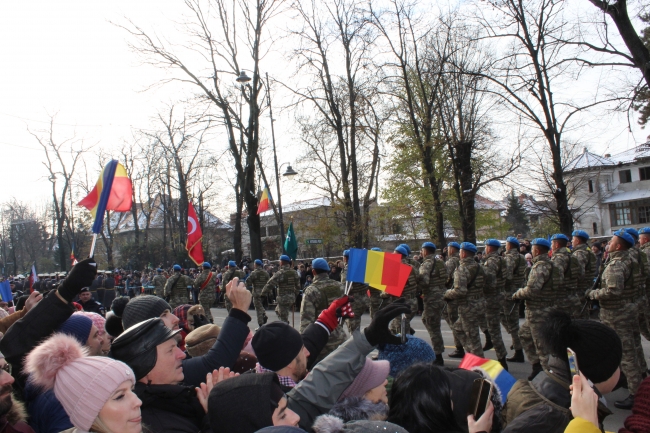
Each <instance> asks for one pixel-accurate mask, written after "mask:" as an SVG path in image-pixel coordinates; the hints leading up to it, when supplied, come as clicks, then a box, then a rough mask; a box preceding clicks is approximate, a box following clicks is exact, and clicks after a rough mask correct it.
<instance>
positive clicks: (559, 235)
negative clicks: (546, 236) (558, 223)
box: [551, 233, 571, 242]
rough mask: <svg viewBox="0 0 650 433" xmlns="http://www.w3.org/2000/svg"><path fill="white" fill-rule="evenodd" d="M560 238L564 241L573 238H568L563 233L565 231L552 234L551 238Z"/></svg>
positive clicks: (553, 239) (554, 239)
mask: <svg viewBox="0 0 650 433" xmlns="http://www.w3.org/2000/svg"><path fill="white" fill-rule="evenodd" d="M558 239H561V240H563V241H567V242H568V241H570V240H571V239H569V238H568V237H567V236H566V235H565V234H563V233H556V234H554V235H553V236H551V240H552V241H556V240H558Z"/></svg>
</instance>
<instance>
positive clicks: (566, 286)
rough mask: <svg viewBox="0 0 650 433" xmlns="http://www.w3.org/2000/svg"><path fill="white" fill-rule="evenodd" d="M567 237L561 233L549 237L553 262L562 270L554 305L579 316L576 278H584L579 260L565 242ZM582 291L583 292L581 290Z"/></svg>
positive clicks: (579, 297) (579, 305) (579, 308)
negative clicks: (561, 278) (560, 282)
mask: <svg viewBox="0 0 650 433" xmlns="http://www.w3.org/2000/svg"><path fill="white" fill-rule="evenodd" d="M568 242H569V238H568V237H567V236H565V235H564V234H562V233H557V234H554V235H553V236H552V237H551V249H552V250H553V256H552V257H551V260H552V261H553V264H554V265H555V266H557V267H558V268H560V271H561V272H562V277H563V280H562V281H563V282H562V286H561V287H559V288H557V289H556V295H557V299H556V300H555V307H556V308H557V309H558V310H562V311H564V312H565V313H567V314H568V315H569V316H571V317H573V318H576V319H577V318H578V316H580V310H581V309H582V297H583V296H584V295H583V294H582V293H581V294H580V295H578V280H580V279H583V278H584V272H583V269H582V267H581V266H580V262H579V260H578V259H577V258H576V257H574V256H573V255H572V254H571V252H570V251H569V249H568V248H567V244H568ZM583 293H584V292H583Z"/></svg>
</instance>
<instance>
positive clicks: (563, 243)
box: [553, 239, 568, 248]
mask: <svg viewBox="0 0 650 433" xmlns="http://www.w3.org/2000/svg"><path fill="white" fill-rule="evenodd" d="M553 240H554V241H555V242H557V243H558V244H559V245H560V247H562V248H564V247H566V246H567V245H568V242H567V240H566V239H553Z"/></svg>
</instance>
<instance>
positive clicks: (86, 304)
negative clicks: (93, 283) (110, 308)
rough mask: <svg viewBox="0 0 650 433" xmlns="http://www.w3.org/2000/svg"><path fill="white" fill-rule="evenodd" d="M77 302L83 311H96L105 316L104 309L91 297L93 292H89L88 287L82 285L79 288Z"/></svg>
mask: <svg viewBox="0 0 650 433" xmlns="http://www.w3.org/2000/svg"><path fill="white" fill-rule="evenodd" d="M79 304H80V305H81V308H83V309H84V311H88V312H89V313H97V314H100V315H101V316H102V317H105V316H106V309H105V308H104V306H103V305H102V304H100V303H99V302H97V301H95V298H93V294H92V293H91V292H90V288H88V287H83V288H82V289H81V292H80V293H79Z"/></svg>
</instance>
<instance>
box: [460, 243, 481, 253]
mask: <svg viewBox="0 0 650 433" xmlns="http://www.w3.org/2000/svg"><path fill="white" fill-rule="evenodd" d="M460 249H461V250H465V251H469V252H470V253H474V254H476V252H477V251H478V250H477V249H476V245H474V244H473V243H471V242H463V243H462V244H460Z"/></svg>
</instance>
